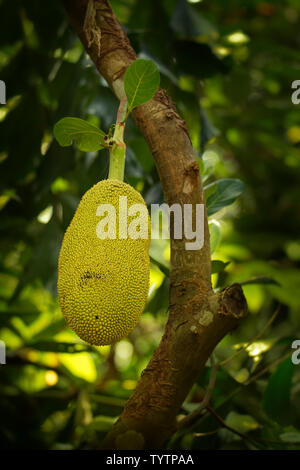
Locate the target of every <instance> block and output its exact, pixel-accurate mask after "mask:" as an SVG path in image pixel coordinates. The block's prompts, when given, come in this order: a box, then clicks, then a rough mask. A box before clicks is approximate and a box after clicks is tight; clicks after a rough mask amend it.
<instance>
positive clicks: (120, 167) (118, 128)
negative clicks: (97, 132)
mask: <svg viewBox="0 0 300 470" xmlns="http://www.w3.org/2000/svg"><path fill="white" fill-rule="evenodd" d="M126 112H127V99H126V97H124V98H122V99H121V101H120V106H119V109H118V115H117V122H116V125H115V130H114V134H113V137H112V145H111V148H110V149H109V155H110V161H109V173H108V178H109V179H117V180H120V181H123V180H124V168H125V153H126V145H125V143H124V129H125V117H126Z"/></svg>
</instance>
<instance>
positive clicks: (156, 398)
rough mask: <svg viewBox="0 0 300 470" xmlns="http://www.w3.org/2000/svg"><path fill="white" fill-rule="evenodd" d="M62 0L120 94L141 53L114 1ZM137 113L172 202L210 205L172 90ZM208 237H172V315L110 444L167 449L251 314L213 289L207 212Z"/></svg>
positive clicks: (230, 291)
mask: <svg viewBox="0 0 300 470" xmlns="http://www.w3.org/2000/svg"><path fill="white" fill-rule="evenodd" d="M63 4H64V6H65V9H66V11H67V14H68V17H69V20H70V23H71V24H72V25H73V27H74V28H75V30H76V32H77V34H78V36H79V37H80V39H81V41H82V43H83V45H84V47H85V49H86V51H87V53H88V54H89V55H90V57H91V58H92V60H93V61H94V63H95V65H96V67H97V69H98V71H99V73H100V74H101V75H102V76H103V77H104V78H105V79H106V80H107V82H108V84H109V86H110V87H111V89H112V90H113V92H114V93H115V95H116V96H117V98H118V99H121V98H122V97H123V94H124V87H123V75H124V72H125V70H126V68H127V67H128V66H129V65H130V63H131V62H132V61H133V60H135V58H136V54H135V52H134V50H133V49H132V47H131V45H130V43H129V40H128V38H127V36H126V34H125V32H124V30H123V29H122V27H121V25H120V23H119V21H118V19H117V18H116V16H115V15H114V13H113V11H112V9H111V6H110V4H109V2H108V1H107V0H63ZM132 115H133V119H134V121H135V122H136V124H137V126H138V127H139V129H140V131H141V133H142V134H143V136H144V137H145V139H146V141H147V143H148V145H149V148H150V150H151V152H152V154H153V157H154V159H155V163H156V166H157V169H158V173H159V177H160V180H161V183H162V187H163V191H164V197H165V200H166V202H167V203H168V204H169V205H172V204H173V203H179V204H181V206H182V207H183V204H192V205H193V207H195V205H196V204H201V203H204V202H205V201H204V195H203V189H202V182H201V176H200V172H199V167H198V164H197V162H196V159H195V155H194V151H193V148H192V144H191V140H190V137H189V134H188V131H187V129H186V125H185V122H184V121H183V120H182V119H181V118H180V116H179V115H178V113H177V110H176V109H175V107H174V105H173V104H172V101H171V99H170V98H169V96H168V95H167V93H166V92H165V91H164V90H162V89H159V90H158V92H157V93H156V95H155V97H154V98H153V99H152V100H151V101H149V102H148V103H146V104H144V105H142V106H139V107H137V108H136V109H135V110H134V111H133V113H132ZM171 233H172V230H171ZM204 235H205V240H204V246H203V248H202V249H201V250H195V251H188V250H186V249H185V242H186V240H185V239H183V240H174V239H172V237H171V274H170V280H171V283H170V308H169V312H170V313H169V319H168V322H167V325H166V328H165V332H164V335H163V338H162V340H161V342H160V344H159V346H158V347H157V349H156V351H155V353H154V355H153V357H152V359H151V360H150V362H149V364H148V366H147V367H146V369H145V370H144V371H143V373H142V376H141V378H140V380H139V382H138V385H137V387H136V390H135V391H134V393H133V394H132V396H131V397H130V399H129V400H128V402H127V404H126V406H125V408H124V411H123V413H122V414H121V416H120V418H119V420H118V421H117V423H116V424H115V426H114V427H113V429H112V430H111V432H110V433H109V434H108V436H107V437H106V439H105V442H104V447H105V448H110V449H118V448H127V449H128V448H129V449H141V448H152V449H153V448H159V447H161V446H162V445H163V443H164V442H165V440H166V439H168V438H169V437H170V436H171V435H172V433H173V432H174V431H175V430H176V415H177V414H178V412H179V410H180V407H181V405H182V403H183V401H184V399H185V397H186V396H187V393H188V392H189V390H190V388H191V387H192V385H193V383H194V382H195V380H196V379H197V377H198V376H199V374H200V372H201V371H202V369H203V367H204V365H205V363H206V361H207V359H208V358H209V356H210V354H211V353H212V351H213V349H214V348H215V346H216V345H217V344H218V342H219V341H220V340H221V339H222V338H223V337H224V336H225V335H226V334H227V333H228V332H229V331H231V330H233V329H234V328H236V327H237V325H238V323H239V320H240V318H242V317H243V316H245V315H246V313H247V304H246V301H245V298H244V295H243V292H242V289H241V287H240V286H239V285H238V284H234V285H232V286H230V287H228V288H227V289H225V290H224V291H222V292H219V293H214V292H213V290H212V287H211V281H210V279H211V261H210V249H209V232H208V223H207V217H205V227H204Z"/></svg>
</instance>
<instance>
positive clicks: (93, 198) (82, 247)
mask: <svg viewBox="0 0 300 470" xmlns="http://www.w3.org/2000/svg"><path fill="white" fill-rule="evenodd" d="M119 196H126V197H127V206H128V209H129V207H130V206H131V205H132V204H143V207H146V205H145V201H144V200H143V198H142V196H141V195H140V193H138V192H137V191H136V190H135V189H134V188H132V187H131V186H130V185H128V184H126V183H123V182H121V181H118V180H110V179H108V180H104V181H100V182H99V183H97V184H96V185H95V186H93V187H92V188H91V189H90V190H89V191H87V192H86V193H85V194H84V196H83V197H82V199H81V201H80V204H79V206H78V208H77V211H76V213H75V215H74V217H73V220H72V222H71V224H70V225H69V227H68V229H67V231H66V233H65V236H64V240H63V243H62V247H61V251H60V255H59V265H58V297H59V303H60V306H61V310H62V313H63V315H64V317H65V319H66V321H67V323H68V325H69V326H70V328H71V329H72V330H74V331H75V332H76V333H77V335H78V336H79V337H80V338H81V339H83V340H84V341H86V342H87V343H90V344H93V345H105V344H112V343H115V342H116V341H119V340H120V339H122V338H124V337H125V336H127V335H128V333H129V332H130V331H131V330H132V329H133V328H134V327H135V325H136V323H137V322H138V319H139V316H140V314H141V313H142V312H143V310H144V308H145V304H146V300H147V296H148V290H149V276H150V260H149V254H148V251H149V244H150V231H151V224H150V218H149V215H148V212H146V211H145V213H146V215H145V214H144V216H143V217H144V219H143V222H145V217H146V218H147V226H148V228H147V234H146V237H145V238H136V239H132V238H130V237H128V238H124V239H120V238H119V224H123V223H125V221H124V220H123V219H122V217H123V215H122V214H123V212H122V214H121V213H119ZM102 204H110V205H112V206H114V208H115V211H116V212H115V214H116V216H117V217H116V222H117V223H116V225H115V226H116V238H115V239H111V238H105V239H100V238H99V237H98V236H97V226H98V223H99V220H103V221H104V219H103V218H102V219H101V218H99V216H97V209H98V207H99V206H100V205H102ZM102 207H103V206H102ZM128 213H129V212H128ZM105 214H109V213H107V212H106V213H105ZM105 214H104V213H103V214H101V215H105ZM140 214H141V213H137V214H136V215H138V216H139V215H140ZM107 217H110V216H108V215H107ZM119 219H120V221H119ZM107 220H110V221H111V220H112V219H109V218H108V219H107ZM133 220H136V221H137V218H136V216H135V217H134V216H129V215H128V217H127V224H128V227H130V224H131V222H132V221H133ZM141 226H142V224H141ZM107 227H108V225H107ZM122 227H124V226H123V225H122ZM143 233H145V232H143Z"/></svg>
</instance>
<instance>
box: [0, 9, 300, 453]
mask: <svg viewBox="0 0 300 470" xmlns="http://www.w3.org/2000/svg"><path fill="white" fill-rule="evenodd" d="M111 3H112V6H113V8H114V11H115V13H116V14H117V16H118V18H119V19H120V20H121V22H122V24H123V25H124V27H125V29H126V32H127V34H128V36H129V38H130V40H131V42H132V45H133V46H134V48H135V49H136V51H137V52H138V54H139V55H140V57H145V58H151V59H152V60H154V61H155V62H156V64H157V66H158V67H159V70H160V72H161V85H162V87H163V88H164V89H166V90H167V91H168V93H169V94H170V96H171V97H172V99H173V101H174V103H175V104H176V106H177V108H178V110H179V112H180V114H181V115H182V116H183V118H184V119H185V120H186V124H187V127H188V130H189V132H190V135H191V138H192V142H193V146H194V148H195V151H196V152H197V155H198V161H199V164H200V166H201V169H202V172H203V173H204V180H205V182H204V184H205V185H209V184H210V183H212V182H214V181H216V180H219V179H222V178H234V179H236V178H238V179H240V180H242V181H243V183H244V186H245V190H244V192H243V194H242V196H241V197H239V198H238V199H237V200H236V201H235V202H234V204H232V205H230V206H228V207H226V208H224V209H222V210H221V211H218V212H215V213H214V214H213V215H211V216H210V230H211V241H212V252H213V253H212V258H213V259H214V260H219V261H222V262H223V263H228V264H226V265H225V264H223V263H214V270H215V271H217V270H219V271H220V272H218V273H215V274H213V276H212V280H213V285H214V287H215V288H219V289H220V288H223V287H224V286H226V285H228V284H230V283H232V282H241V283H244V285H243V288H244V293H245V295H246V298H247V301H248V305H249V315H248V318H247V319H246V320H244V321H243V323H242V324H241V326H240V327H239V328H238V330H236V331H235V332H233V334H231V335H229V336H227V337H226V338H225V339H224V340H223V341H222V342H221V343H220V344H219V345H218V346H217V348H216V351H215V360H216V361H219V362H222V361H224V360H225V359H226V358H229V357H230V356H232V354H233V353H234V352H236V351H238V348H241V347H243V346H244V348H245V346H247V344H248V342H249V341H252V340H253V338H254V339H255V338H256V336H257V335H259V334H260V337H259V338H256V339H255V340H254V342H252V344H251V346H249V347H248V348H245V349H244V351H243V352H242V353H241V354H239V355H238V356H236V357H235V358H233V359H232V360H230V361H228V362H227V363H226V364H224V365H223V366H221V367H220V368H219V370H218V374H217V380H216V385H215V388H214V391H213V394H212V399H211V407H212V409H213V412H212V411H209V410H208V411H207V412H206V413H204V414H203V416H202V417H201V418H200V419H199V420H198V421H197V422H196V423H194V425H193V426H192V427H186V428H184V429H183V430H182V431H181V432H180V433H178V434H177V435H176V436H175V437H173V439H172V440H171V441H170V442H169V443H167V444H166V446H169V447H171V448H172V447H173V448H177V449H180V448H181V449H257V448H259V449H260V448H264V449H282V448H285V449H294V448H299V446H300V383H299V377H300V365H299V366H297V365H293V364H292V362H291V358H290V354H291V352H292V351H293V350H292V349H291V343H292V341H293V340H295V339H297V338H298V339H300V313H299V307H300V296H299V292H300V271H299V264H300V218H299V215H300V184H299V183H300V158H299V157H300V119H299V106H297V105H293V104H292V102H291V94H292V89H291V83H292V81H293V80H297V79H300V56H299V47H300V34H299V31H300V28H299V26H300V24H299V23H300V5H299V3H298V1H297V0H288V1H281V2H262V1H259V0H248V1H237V0H227V1H224V0H213V1H208V0H203V1H196V0H193V1H192V0H190V1H186V0H178V1H177V0H151V1H150V0H149V1H146V0H113V1H112V2H111ZM0 18H1V28H0V79H1V80H4V81H5V83H6V87H7V104H6V105H2V106H0V221H1V222H0V234H1V241H0V339H1V340H2V341H4V342H5V343H6V347H7V364H6V365H0V417H1V418H0V448H5V449H14V448H33V449H73V448H85V447H86V446H92V447H93V446H94V445H95V442H97V441H99V440H101V438H102V437H103V436H104V434H105V433H106V432H107V430H109V429H110V427H111V425H112V423H113V422H114V421H115V419H116V417H117V416H118V415H119V414H120V413H121V411H122V408H123V406H124V403H125V402H126V400H127V398H128V397H129V396H130V394H131V393H132V391H133V390H134V388H135V386H136V383H137V380H138V379H139V376H140V374H141V371H142V370H143V368H144V367H145V366H146V364H147V362H148V361H149V359H150V357H151V356H152V354H153V351H154V349H155V347H156V346H157V345H158V343H159V341H160V338H161V336H162V333H163V329H164V324H165V322H166V319H167V309H168V289H169V279H168V275H167V274H168V270H167V268H168V263H169V243H168V241H167V240H164V241H156V242H153V243H152V246H151V255H152V257H153V259H154V260H155V259H156V260H158V261H160V262H161V263H162V264H163V265H164V267H163V266H160V267H159V266H158V265H157V264H156V263H155V262H153V264H152V266H151V289H150V294H149V301H148V304H147V307H146V309H145V313H144V314H143V315H142V318H141V321H140V322H139V324H138V326H137V327H136V328H135V329H134V331H133V332H132V333H131V334H130V336H129V337H128V338H126V339H124V340H122V341H121V342H119V343H118V344H116V345H115V346H113V347H100V348H97V347H91V346H88V345H86V344H84V343H83V342H81V341H80V340H79V339H78V337H77V336H76V335H75V334H74V333H73V332H72V331H70V329H69V328H67V327H66V324H65V321H64V319H63V317H62V315H61V312H60V309H59V306H58V302H57V293H56V280H57V258H58V254H59V249H60V245H61V241H62V237H63V234H64V231H65V230H66V227H67V226H68V224H69V223H70V220H71V218H72V216H73V214H74V211H75V210H76V207H77V205H78V202H79V200H80V198H81V196H82V195H83V194H84V192H85V191H87V189H89V188H90V187H91V186H92V185H93V184H95V183H96V182H97V181H99V180H100V179H104V178H106V176H107V171H108V155H107V153H106V151H102V152H99V154H98V153H86V154H84V153H82V152H80V151H78V150H76V148H72V147H68V148H61V147H59V145H58V143H57V142H56V141H55V140H54V138H53V133H52V130H53V125H54V124H55V122H57V121H58V120H59V119H60V118H62V117H65V116H75V117H81V118H83V119H87V120H89V121H90V122H92V123H94V124H97V125H100V126H101V127H102V128H103V129H104V130H106V131H107V130H108V128H109V126H110V125H111V124H112V123H113V122H114V121H115V118H116V111H117V107H118V102H117V100H116V98H115V97H114V96H113V94H112V92H111V91H110V89H109V88H108V87H107V84H106V83H105V81H104V80H103V79H102V78H101V77H100V76H99V75H98V73H97V71H96V70H95V67H94V65H93V64H92V62H91V60H90V59H89V57H88V56H87V55H86V54H85V52H84V50H83V47H82V45H81V43H80V41H79V40H78V38H77V37H76V35H75V33H74V32H73V30H72V29H71V28H70V27H69V25H68V22H67V19H66V15H65V12H64V10H63V8H62V7H61V5H60V2H59V1H52V2H44V3H43V4H41V2H39V1H37V0H26V1H20V0H15V1H13V2H7V1H6V2H5V1H3V0H2V1H0ZM126 142H127V146H128V150H127V158H126V177H125V181H126V182H128V183H130V184H131V185H133V186H134V187H135V188H136V189H138V190H139V191H141V192H142V194H143V196H144V198H145V200H146V202H147V204H151V203H161V202H163V194H162V189H161V185H160V182H159V178H158V175H157V172H156V169H155V165H154V160H153V158H152V156H151V154H150V152H149V150H148V148H147V146H146V143H145V141H144V139H143V137H142V136H141V134H140V133H139V131H138V129H137V128H136V127H135V125H134V123H133V122H132V121H131V120H129V122H128V125H127V129H126ZM165 268H166V269H165ZM249 281H250V283H249ZM279 306H280V308H279ZM276 312H277V314H276V315H275V316H274V313H276ZM272 316H273V318H272ZM270 319H272V321H270ZM268 322H269V323H268ZM266 325H268V327H267V328H265V326H266ZM209 372H210V364H209V363H208V364H207V367H206V368H205V371H204V373H203V374H202V376H201V377H199V379H198V381H197V383H196V384H195V385H194V387H193V389H192V391H191V393H190V394H189V396H188V397H187V399H186V401H185V403H184V405H183V407H182V409H181V411H180V417H182V416H184V415H185V414H188V413H190V412H191V411H193V410H194V409H195V408H197V406H199V404H200V403H201V400H202V399H203V396H204V393H205V387H206V386H207V383H208V379H209Z"/></svg>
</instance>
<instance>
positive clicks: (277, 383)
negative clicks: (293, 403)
mask: <svg viewBox="0 0 300 470" xmlns="http://www.w3.org/2000/svg"><path fill="white" fill-rule="evenodd" d="M294 371H295V366H294V365H293V363H292V361H291V358H290V357H289V358H288V359H286V360H285V361H284V362H283V363H282V364H280V366H279V367H278V368H277V370H276V371H275V372H274V374H272V375H271V377H270V379H269V383H268V385H267V388H266V390H265V393H264V396H263V406H264V409H265V410H266V412H267V413H268V415H269V416H270V417H271V418H272V419H273V420H275V421H277V422H278V423H280V424H288V423H289V420H290V418H291V408H290V394H291V386H292V379H293V374H294Z"/></svg>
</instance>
